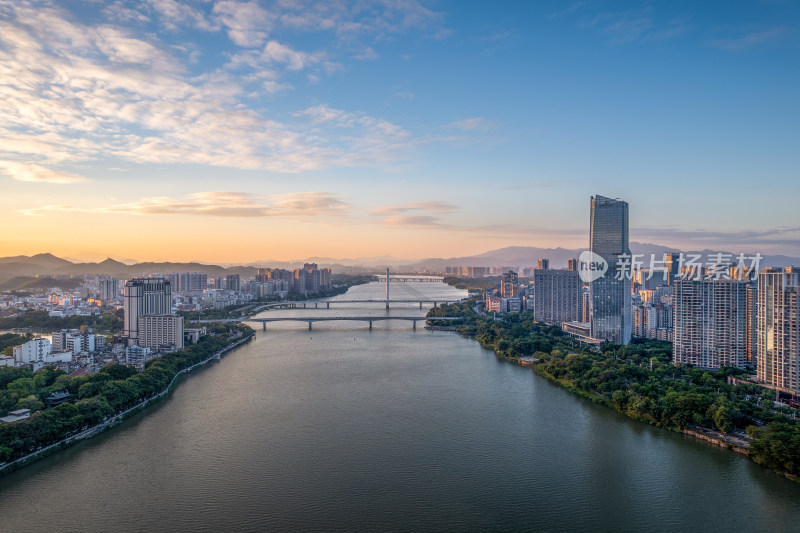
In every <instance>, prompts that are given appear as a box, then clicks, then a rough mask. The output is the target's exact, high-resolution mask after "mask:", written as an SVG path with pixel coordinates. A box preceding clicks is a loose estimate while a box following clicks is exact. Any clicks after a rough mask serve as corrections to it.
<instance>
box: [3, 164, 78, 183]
mask: <svg viewBox="0 0 800 533" xmlns="http://www.w3.org/2000/svg"><path fill="white" fill-rule="evenodd" d="M0 172H3V173H4V174H6V175H8V176H10V177H11V179H15V180H17V181H28V182H34V183H37V182H38V183H60V184H63V183H76V182H79V181H86V178H84V177H83V176H78V175H77V174H72V173H69V172H62V171H58V170H53V169H50V168H46V167H43V166H41V165H36V164H34V163H20V162H17V161H0Z"/></svg>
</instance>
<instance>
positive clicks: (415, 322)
mask: <svg viewBox="0 0 800 533" xmlns="http://www.w3.org/2000/svg"><path fill="white" fill-rule="evenodd" d="M413 323H414V325H413V326H412V329H413V330H414V331H417V321H416V320H415V321H414V322H413Z"/></svg>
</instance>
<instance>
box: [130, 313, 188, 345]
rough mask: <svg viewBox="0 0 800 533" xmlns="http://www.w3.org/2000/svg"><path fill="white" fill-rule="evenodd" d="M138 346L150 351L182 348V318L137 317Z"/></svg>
mask: <svg viewBox="0 0 800 533" xmlns="http://www.w3.org/2000/svg"><path fill="white" fill-rule="evenodd" d="M137 340H138V342H137V344H138V345H139V346H142V347H145V348H150V349H151V350H163V349H169V350H173V349H174V350H180V349H181V348H183V317H182V316H177V315H142V316H140V317H139V338H138V339H137Z"/></svg>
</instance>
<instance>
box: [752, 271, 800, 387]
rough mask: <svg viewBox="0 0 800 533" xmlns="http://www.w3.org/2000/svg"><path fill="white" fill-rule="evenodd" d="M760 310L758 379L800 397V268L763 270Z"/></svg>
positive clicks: (758, 305) (760, 274)
mask: <svg viewBox="0 0 800 533" xmlns="http://www.w3.org/2000/svg"><path fill="white" fill-rule="evenodd" d="M757 308H758V309H757V313H758V332H757V344H758V346H757V350H758V355H757V358H756V369H757V374H758V379H759V381H761V382H763V383H766V384H767V385H771V386H773V387H775V388H776V389H777V390H778V391H780V392H785V393H788V394H792V395H795V396H797V395H800V268H798V267H786V268H765V269H763V270H761V272H759V274H758V304H757Z"/></svg>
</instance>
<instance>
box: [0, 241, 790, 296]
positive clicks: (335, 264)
mask: <svg viewBox="0 0 800 533" xmlns="http://www.w3.org/2000/svg"><path fill="white" fill-rule="evenodd" d="M582 251H583V250H582V249H566V248H538V247H534V246H509V247H506V248H500V249H497V250H490V251H487V252H484V253H481V254H477V255H471V256H463V257H450V258H428V259H423V260H420V261H411V260H409V261H406V260H402V259H398V258H394V257H390V256H381V257H372V258H356V259H347V258H345V259H335V258H330V257H310V258H307V259H303V260H297V261H271V260H265V261H259V262H253V263H248V264H246V265H227V266H222V265H209V264H203V263H197V262H141V263H134V264H126V263H123V262H121V261H117V260H114V259H110V258H108V259H105V260H104V261H99V262H88V263H81V262H73V261H69V260H67V259H63V258H60V257H56V256H54V255H52V254H49V253H44V254H36V255H33V256H24V255H20V256H14V257H2V258H0V283H2V288H4V289H9V288H16V287H17V286H22V285H23V284H24V283H25V282H28V281H30V280H31V279H32V278H33V277H35V276H36V275H42V274H44V275H53V274H73V275H75V274H101V275H107V276H112V277H116V278H119V279H125V278H130V277H134V276H141V275H148V274H159V273H169V272H195V271H199V272H206V273H207V274H208V275H209V276H212V277H213V276H222V275H226V274H239V275H241V276H242V277H244V278H249V277H253V276H255V274H256V269H257V268H259V267H274V268H287V269H294V268H297V267H300V266H302V265H303V263H305V262H311V263H317V264H319V266H320V267H330V268H331V269H332V270H333V272H334V273H352V272H364V271H368V270H375V271H378V270H379V269H383V268H386V267H387V266H388V267H390V268H392V269H393V270H395V271H398V270H400V269H401V267H402V269H404V270H408V269H409V268H408V267H411V269H414V270H423V269H428V270H431V271H440V272H443V271H444V269H445V268H446V267H448V266H510V267H525V266H535V265H536V262H537V261H538V260H539V259H541V258H547V259H549V260H550V265H551V268H564V267H565V266H566V264H567V259H569V258H571V257H578V255H580V253H581V252H582ZM681 251H684V252H686V253H700V254H702V255H703V257H704V258H705V257H707V256H708V255H709V254H713V253H717V252H719V250H688V251H685V250H675V249H673V248H668V247H665V246H660V245H657V244H647V243H638V242H632V243H631V252H632V253H634V254H644V258H645V263H646V262H647V261H649V257H650V254H655V255H656V258H661V257H662V255H663V253H664V252H681ZM726 252H727V251H726ZM727 253H731V254H732V256H733V257H734V258H735V257H736V255H738V253H741V252H740V251H736V252H727ZM745 253H748V254H751V253H754V252H750V251H745ZM790 265H800V258H796V257H788V256H785V255H765V256H764V257H763V259H762V262H761V265H760V266H762V267H763V266H779V267H783V266H790Z"/></svg>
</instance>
